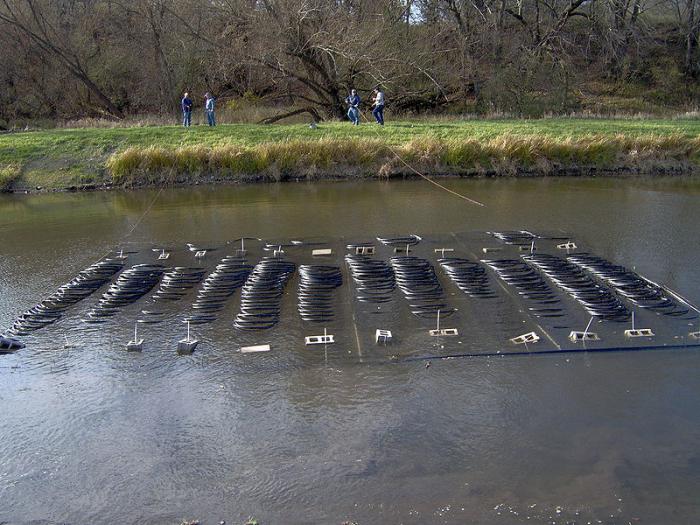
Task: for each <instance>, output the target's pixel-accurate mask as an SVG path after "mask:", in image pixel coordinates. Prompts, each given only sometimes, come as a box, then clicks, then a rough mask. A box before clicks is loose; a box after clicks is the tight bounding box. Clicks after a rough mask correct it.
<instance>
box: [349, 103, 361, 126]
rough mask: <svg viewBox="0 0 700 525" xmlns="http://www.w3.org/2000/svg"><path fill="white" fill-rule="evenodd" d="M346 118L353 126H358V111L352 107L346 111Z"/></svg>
mask: <svg viewBox="0 0 700 525" xmlns="http://www.w3.org/2000/svg"><path fill="white" fill-rule="evenodd" d="M348 118H349V119H350V120H351V121H352V123H353V124H354V125H355V126H359V124H360V110H359V109H357V108H354V107H351V108H350V109H348Z"/></svg>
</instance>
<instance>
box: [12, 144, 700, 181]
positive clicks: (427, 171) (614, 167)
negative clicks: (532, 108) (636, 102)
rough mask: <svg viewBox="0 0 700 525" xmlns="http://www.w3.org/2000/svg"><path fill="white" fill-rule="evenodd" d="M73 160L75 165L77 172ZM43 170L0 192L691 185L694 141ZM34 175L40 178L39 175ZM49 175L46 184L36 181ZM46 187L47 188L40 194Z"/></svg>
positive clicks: (208, 153)
mask: <svg viewBox="0 0 700 525" xmlns="http://www.w3.org/2000/svg"><path fill="white" fill-rule="evenodd" d="M78 162H79V159H75V163H76V164H77V163H78ZM71 165H72V164H71V159H65V164H64V166H58V167H56V166H55V165H54V166H53V170H51V167H50V166H49V165H47V166H46V167H45V168H44V171H42V170H36V169H35V168H36V164H34V165H32V167H33V168H34V169H35V171H33V172H31V173H30V175H29V176H26V177H25V175H26V171H27V170H26V168H27V166H26V165H24V166H22V165H20V164H14V165H13V164H10V165H6V166H4V167H2V170H0V190H3V191H5V192H10V193H12V192H17V193H34V192H50V191H90V190H100V189H111V188H121V189H124V188H144V187H161V186H190V185H199V184H209V185H211V184H239V183H270V182H290V181H297V182H300V181H323V180H364V179H369V180H375V179H380V180H382V179H383V180H386V179H396V178H415V177H419V176H421V175H423V176H428V177H432V178H445V177H459V178H498V177H508V178H513V177H546V176H557V177H581V176H587V177H630V176H675V175H696V174H697V173H699V172H700V138H698V137H687V136H680V135H669V136H653V135H650V136H641V137H628V136H624V135H614V136H585V137H579V138H571V137H567V138H559V139H555V138H551V137H538V136H529V137H515V136H508V137H498V138H495V139H491V140H481V141H479V140H437V139H427V138H426V139H421V140H414V141H411V142H407V143H404V144H401V145H391V144H387V143H386V142H383V141H381V140H378V139H355V140H338V139H321V140H315V141H304V140H296V141H278V142H268V143H261V144H257V145H254V146H239V145H225V146H213V147H207V146H202V145H195V146H181V147H163V146H145V147H144V146H135V147H128V148H125V149H122V150H118V151H115V152H114V153H111V154H109V155H106V156H105V157H103V158H100V159H93V162H91V163H89V164H82V165H81V166H80V173H79V177H76V176H75V173H74V172H73V171H72V170H71ZM37 173H38V174H39V175H37ZM44 173H46V174H47V175H46V176H45V177H44V176H43V174H44ZM43 181H46V183H45V184H44V183H43Z"/></svg>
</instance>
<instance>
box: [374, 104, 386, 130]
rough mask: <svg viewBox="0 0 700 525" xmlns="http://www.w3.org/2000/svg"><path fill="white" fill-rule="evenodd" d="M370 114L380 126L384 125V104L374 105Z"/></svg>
mask: <svg viewBox="0 0 700 525" xmlns="http://www.w3.org/2000/svg"><path fill="white" fill-rule="evenodd" d="M372 115H374V118H375V119H377V124H381V125H382V126H383V125H384V104H382V105H380V106H374V109H373V110H372Z"/></svg>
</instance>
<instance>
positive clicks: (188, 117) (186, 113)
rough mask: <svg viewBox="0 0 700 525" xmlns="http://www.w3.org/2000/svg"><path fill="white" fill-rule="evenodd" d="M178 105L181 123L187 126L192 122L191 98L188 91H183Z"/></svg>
mask: <svg viewBox="0 0 700 525" xmlns="http://www.w3.org/2000/svg"><path fill="white" fill-rule="evenodd" d="M180 106H181V107H182V125H183V126H184V127H186V128H189V127H190V125H191V124H192V99H191V98H190V94H189V93H185V95H184V96H183V97H182V101H180Z"/></svg>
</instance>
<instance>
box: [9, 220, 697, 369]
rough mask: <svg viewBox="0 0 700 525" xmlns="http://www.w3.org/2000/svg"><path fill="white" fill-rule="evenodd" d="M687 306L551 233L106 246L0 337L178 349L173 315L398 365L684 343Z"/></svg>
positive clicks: (223, 336) (691, 322) (689, 335)
mask: <svg viewBox="0 0 700 525" xmlns="http://www.w3.org/2000/svg"><path fill="white" fill-rule="evenodd" d="M166 253H167V254H168V257H167V258H165V257H163V254H166ZM101 290H102V291H101ZM100 291H101V293H100ZM93 294H94V295H95V297H92V296H93ZM698 313H699V312H698V309H697V308H696V307H695V306H694V305H692V304H691V303H690V302H689V301H688V300H686V299H684V298H683V297H682V296H681V295H680V294H678V293H677V292H675V291H673V290H670V289H668V288H667V287H665V286H663V285H661V284H658V283H655V282H653V281H651V280H649V279H647V278H645V277H644V276H642V275H639V274H638V273H637V272H635V271H633V270H631V269H629V268H626V267H623V266H621V265H619V264H616V263H615V262H614V261H610V260H608V259H606V258H605V257H603V256H601V255H599V254H595V253H593V252H592V251H591V250H585V249H583V248H582V247H581V242H580V241H578V240H577V239H573V238H572V237H571V236H569V235H566V234H561V233H555V234H548V233H542V232H538V233H534V232H530V231H527V230H519V231H503V232H478V233H451V234H447V235H432V236H419V235H415V234H410V235H397V236H377V237H373V238H365V239H285V240H271V241H264V240H261V239H256V238H253V237H243V238H239V239H236V240H234V241H230V242H229V243H221V245H220V246H214V247H207V248H206V249H201V248H194V245H192V244H188V245H183V246H181V247H177V246H171V247H162V246H159V247H153V246H133V245H129V246H128V247H124V248H120V249H118V250H115V253H114V254H113V255H112V256H110V257H107V258H105V259H104V260H102V261H99V262H97V263H95V264H94V265H92V266H90V267H89V268H87V269H85V270H83V271H81V272H79V273H78V275H77V276H76V278H75V279H73V280H71V281H70V282H69V283H67V284H65V285H63V286H60V287H59V288H58V290H57V291H56V292H55V293H53V294H51V295H50V296H49V297H47V298H46V299H43V300H41V301H40V302H39V303H37V304H36V305H35V306H33V307H31V308H29V309H28V310H27V311H26V312H25V313H24V314H22V315H20V316H19V317H18V318H17V320H16V322H15V323H14V324H13V325H12V326H11V327H10V328H9V329H8V330H7V331H6V332H5V334H4V338H3V339H1V341H4V342H6V341H11V343H7V344H5V343H3V344H5V347H7V348H4V349H5V350H7V351H11V350H16V349H18V348H19V347H20V346H21V345H23V344H24V345H29V346H31V345H32V342H33V341H41V340H42V339H41V338H42V337H52V336H44V335H43V334H45V333H47V332H54V336H53V338H54V339H57V338H56V337H55V331H56V330H61V329H62V327H63V328H64V329H70V330H71V331H78V330H80V331H81V333H84V334H85V337H86V338H87V339H89V338H90V337H93V338H94V337H97V336H98V335H100V334H104V333H105V332H108V333H110V334H114V336H115V337H125V339H124V343H127V341H128V343H127V345H128V346H129V348H134V347H135V345H136V344H139V343H142V342H143V340H142V338H141V336H140V335H136V332H137V330H134V334H133V340H129V339H128V337H129V336H128V335H122V334H123V333H125V332H124V327H131V326H133V325H134V323H137V324H138V325H140V326H141V330H138V333H139V334H145V336H146V337H147V339H148V341H149V346H156V347H157V346H158V342H159V341H160V342H161V344H162V346H164V347H167V346H171V347H173V346H175V347H177V348H178V349H179V351H180V353H189V352H191V351H192V350H194V347H196V346H197V345H199V344H200V340H195V339H190V337H189V334H188V337H187V338H186V339H177V336H178V335H180V334H181V333H182V328H181V327H184V326H183V324H181V323H186V324H187V326H188V328H189V326H190V325H199V330H198V334H199V336H200V337H201V343H203V345H202V351H205V348H206V346H208V345H210V346H213V347H221V348H232V349H235V350H234V351H235V352H236V353H241V354H257V355H260V358H261V359H264V358H265V357H263V356H265V355H274V354H279V353H284V352H297V353H298V352H306V353H309V352H318V351H319V350H318V348H319V347H322V348H323V350H322V352H324V358H326V359H328V358H329V356H330V357H333V356H335V358H337V359H356V360H360V361H365V360H402V359H423V358H434V357H438V358H440V357H455V356H491V355H508V354H533V353H548V352H571V351H608V350H640V349H653V348H676V347H690V346H699V345H700V335H698V334H700V328H699V327H698ZM174 323H177V325H176V324H174ZM95 325H97V326H95ZM319 334H323V335H319ZM17 338H21V342H20V341H19V340H18V339H17ZM62 338H63V336H61V339H62ZM44 342H46V341H44ZM150 342H153V345H151V343H150ZM389 342H390V343H391V344H387V343H389ZM132 343H133V345H132ZM273 343H274V344H273ZM271 345H272V346H271ZM138 346H139V348H140V344H139V345H138ZM122 348H123V346H122ZM271 348H274V349H273V350H271Z"/></svg>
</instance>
